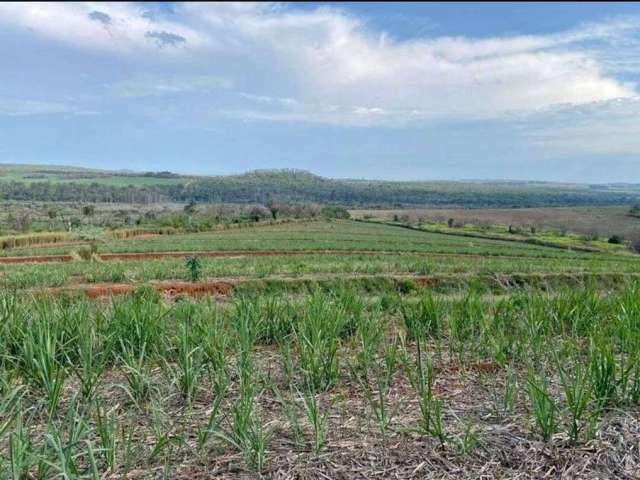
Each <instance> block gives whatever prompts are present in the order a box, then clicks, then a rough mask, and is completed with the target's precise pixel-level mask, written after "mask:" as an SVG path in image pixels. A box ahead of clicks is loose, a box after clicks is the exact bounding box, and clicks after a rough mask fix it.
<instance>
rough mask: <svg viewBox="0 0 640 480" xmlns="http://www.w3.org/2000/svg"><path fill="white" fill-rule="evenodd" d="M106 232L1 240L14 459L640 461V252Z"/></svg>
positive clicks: (237, 466)
mask: <svg viewBox="0 0 640 480" xmlns="http://www.w3.org/2000/svg"><path fill="white" fill-rule="evenodd" d="M102 238H103V240H102V241H100V242H99V243H97V252H95V253H93V254H91V255H89V256H86V255H85V256H84V258H86V259H85V260H83V259H82V258H83V256H82V255H79V253H78V251H79V249H81V248H84V247H86V245H83V244H82V242H80V243H79V242H77V241H74V242H71V243H65V242H61V243H54V244H51V245H38V246H37V247H34V246H31V247H19V248H6V249H5V250H3V251H2V256H1V257H0V282H1V284H2V292H1V293H0V478H15V479H26V478H65V479H80V478H92V479H97V478H105V479H112V478H113V479H115V478H145V479H152V478H153V479H155V478H172V479H180V478H189V479H194V478H257V477H259V476H264V477H267V478H390V477H393V478H452V479H453V478H478V477H479V476H484V477H487V478H531V479H533V478H545V477H555V478H637V472H638V471H639V469H640V453H639V450H638V445H639V444H638V441H639V439H640V256H637V255H631V254H627V253H603V252H585V251H571V250H568V249H562V248H552V247H545V246H539V245H532V244H528V243H524V242H509V241H500V240H488V239H480V238H470V237H463V236H455V235H446V234H437V233H429V232H423V231H415V230H409V229H406V228H401V227H398V226H390V225H382V224H370V223H364V222H356V221H338V220H334V221H314V222H306V223H303V222H298V223H290V224H281V225H269V226H255V227H246V228H238V229H233V230H231V229H229V230H220V231H213V232H205V233H197V234H184V233H176V234H171V235H169V234H167V235H157V236H153V235H149V236H143V237H139V236H138V237H134V238H129V239H123V240H117V239H114V238H113V237H112V236H111V237H110V236H107V235H105V236H103V237H102ZM186 257H195V258H197V260H193V258H192V260H190V261H189V263H187V262H186V261H185V258H186Z"/></svg>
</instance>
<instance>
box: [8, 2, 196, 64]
mask: <svg viewBox="0 0 640 480" xmlns="http://www.w3.org/2000/svg"><path fill="white" fill-rule="evenodd" d="M143 13H144V12H143V10H142V7H140V6H137V5H135V4H129V3H122V4H121V3H113V2H110V3H93V2H90V3H80V2H69V3H63V2H55V3H45V2H42V3H40V2H33V3H29V2H24V3H17V2H16V3H11V2H2V3H0V25H3V24H4V25H7V26H13V27H17V28H20V29H26V30H28V31H32V32H34V33H36V34H38V35H42V36H44V37H48V38H52V39H55V40H58V41H61V42H65V43H69V44H71V45H74V46H76V47H80V48H85V49H86V48H92V49H99V50H106V51H115V52H120V53H127V54H140V53H145V52H149V51H153V50H159V48H158V47H159V45H158V41H159V39H158V37H159V36H160V37H161V39H162V38H169V37H167V36H171V35H173V36H175V38H178V37H179V38H182V39H184V41H183V42H177V43H176V44H175V45H174V48H162V49H160V50H162V52H163V53H164V54H167V53H175V51H176V50H183V49H194V48H198V47H201V46H202V45H203V44H205V43H206V37H205V36H203V35H201V34H200V33H198V32H196V31H194V30H192V29H191V28H189V27H188V26H186V25H184V24H178V23H174V22H167V21H154V20H152V19H150V18H148V17H145V16H143ZM154 33H155V35H154ZM162 34H165V35H164V36H163V35H162ZM172 38H173V37H172ZM160 41H161V40H160ZM163 46H164V45H163Z"/></svg>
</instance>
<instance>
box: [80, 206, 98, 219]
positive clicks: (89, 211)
mask: <svg viewBox="0 0 640 480" xmlns="http://www.w3.org/2000/svg"><path fill="white" fill-rule="evenodd" d="M95 212H96V207H95V206H94V205H83V206H82V214H83V215H84V216H85V217H92V216H93V214H94V213H95Z"/></svg>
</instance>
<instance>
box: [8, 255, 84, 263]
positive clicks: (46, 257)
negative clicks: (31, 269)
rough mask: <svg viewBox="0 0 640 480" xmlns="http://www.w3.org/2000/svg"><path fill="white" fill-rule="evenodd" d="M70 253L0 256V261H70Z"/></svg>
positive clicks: (71, 258)
mask: <svg viewBox="0 0 640 480" xmlns="http://www.w3.org/2000/svg"><path fill="white" fill-rule="evenodd" d="M72 260H73V257H72V256H71V255H31V256H28V257H27V256H25V257H0V263H5V264H9V263H10V264H13V263H49V262H70V261H72Z"/></svg>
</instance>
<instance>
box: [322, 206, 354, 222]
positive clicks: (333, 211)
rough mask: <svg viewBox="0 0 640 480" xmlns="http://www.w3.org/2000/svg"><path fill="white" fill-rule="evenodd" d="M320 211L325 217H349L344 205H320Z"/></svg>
mask: <svg viewBox="0 0 640 480" xmlns="http://www.w3.org/2000/svg"><path fill="white" fill-rule="evenodd" d="M321 213H322V215H323V216H324V217H327V218H342V219H349V218H351V214H350V213H349V211H348V210H347V209H346V208H344V207H336V206H329V205H327V206H326V207H322V211H321Z"/></svg>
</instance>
